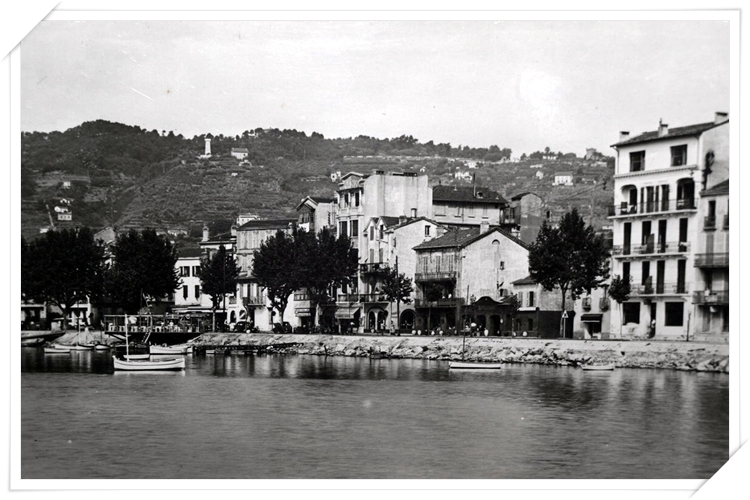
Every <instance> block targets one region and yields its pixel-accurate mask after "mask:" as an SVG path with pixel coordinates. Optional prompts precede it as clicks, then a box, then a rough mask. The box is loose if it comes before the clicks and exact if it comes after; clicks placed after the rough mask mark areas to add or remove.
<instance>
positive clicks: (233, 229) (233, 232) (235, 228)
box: [231, 224, 237, 237]
mask: <svg viewBox="0 0 750 500" xmlns="http://www.w3.org/2000/svg"><path fill="white" fill-rule="evenodd" d="M231 231H232V236H235V237H236V236H237V224H232V229H231Z"/></svg>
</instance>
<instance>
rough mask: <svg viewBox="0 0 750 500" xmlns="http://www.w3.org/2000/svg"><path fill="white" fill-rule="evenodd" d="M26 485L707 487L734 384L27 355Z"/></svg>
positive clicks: (364, 364) (714, 379) (705, 378)
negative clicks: (461, 481) (666, 483)
mask: <svg viewBox="0 0 750 500" xmlns="http://www.w3.org/2000/svg"><path fill="white" fill-rule="evenodd" d="M22 371H23V373H22V376H21V386H22V391H21V399H22V425H21V427H22V438H21V443H22V444H21V446H22V467H21V469H22V478H24V479H32V478H75V479H79V478H80V479H83V478H137V479H149V478H163V479H166V478H176V479H186V478H205V479H232V478H243V479H287V478H305V479H308V478H320V479H335V478H361V479H380V478H392V479H397V478H417V479H441V478H467V479H479V478H488V479H490V478H491V479H504V478H507V479H539V478H561V479H590V478H619V479H623V478H644V479H645V478H655V479H656V478H660V479H702V478H708V477H710V476H711V475H712V474H713V473H714V472H716V470H718V469H719V467H721V465H723V464H724V462H725V461H726V460H727V458H728V436H729V430H728V428H729V417H728V410H729V395H728V385H729V378H728V376H727V375H723V374H707V373H686V372H675V371H661V370H628V369H619V370H615V371H614V372H583V371H582V370H579V369H574V368H567V367H551V366H539V365H506V366H505V367H504V369H502V370H499V371H495V370H493V371H491V372H482V371H463V372H461V371H458V372H456V371H449V370H448V366H447V362H439V361H427V360H370V359H367V358H344V357H335V358H334V357H319V356H287V357H284V356H258V357H253V356H248V357H245V356H217V357H214V356H193V355H190V356H188V360H187V367H186V370H185V371H184V372H176V373H171V372H164V373H159V372H153V373H127V372H117V373H112V358H111V354H108V353H96V352H74V353H72V354H70V355H52V356H50V355H47V356H45V355H44V354H43V352H42V350H41V349H23V352H22Z"/></svg>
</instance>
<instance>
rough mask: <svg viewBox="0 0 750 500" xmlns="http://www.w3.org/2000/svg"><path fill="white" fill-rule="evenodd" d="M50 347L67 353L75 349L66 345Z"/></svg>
mask: <svg viewBox="0 0 750 500" xmlns="http://www.w3.org/2000/svg"><path fill="white" fill-rule="evenodd" d="M49 347H52V348H54V349H57V350H59V351H66V352H70V351H71V350H72V349H73V346H71V345H66V344H52V345H50V346H49Z"/></svg>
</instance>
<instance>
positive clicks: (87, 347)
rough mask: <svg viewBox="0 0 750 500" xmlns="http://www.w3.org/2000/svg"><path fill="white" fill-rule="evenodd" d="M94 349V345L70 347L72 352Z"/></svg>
mask: <svg viewBox="0 0 750 500" xmlns="http://www.w3.org/2000/svg"><path fill="white" fill-rule="evenodd" d="M93 348H94V346H93V344H92V345H88V344H74V345H72V346H70V350H71V351H90V350H92V349H93Z"/></svg>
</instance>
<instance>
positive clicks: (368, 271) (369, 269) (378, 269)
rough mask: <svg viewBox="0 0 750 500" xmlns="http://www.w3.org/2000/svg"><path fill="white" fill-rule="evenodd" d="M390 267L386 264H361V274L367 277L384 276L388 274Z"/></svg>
mask: <svg viewBox="0 0 750 500" xmlns="http://www.w3.org/2000/svg"><path fill="white" fill-rule="evenodd" d="M388 269H389V266H388V264H387V263H385V262H372V263H369V264H360V265H359V272H361V273H362V274H365V275H383V274H385V273H387V272H388Z"/></svg>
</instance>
